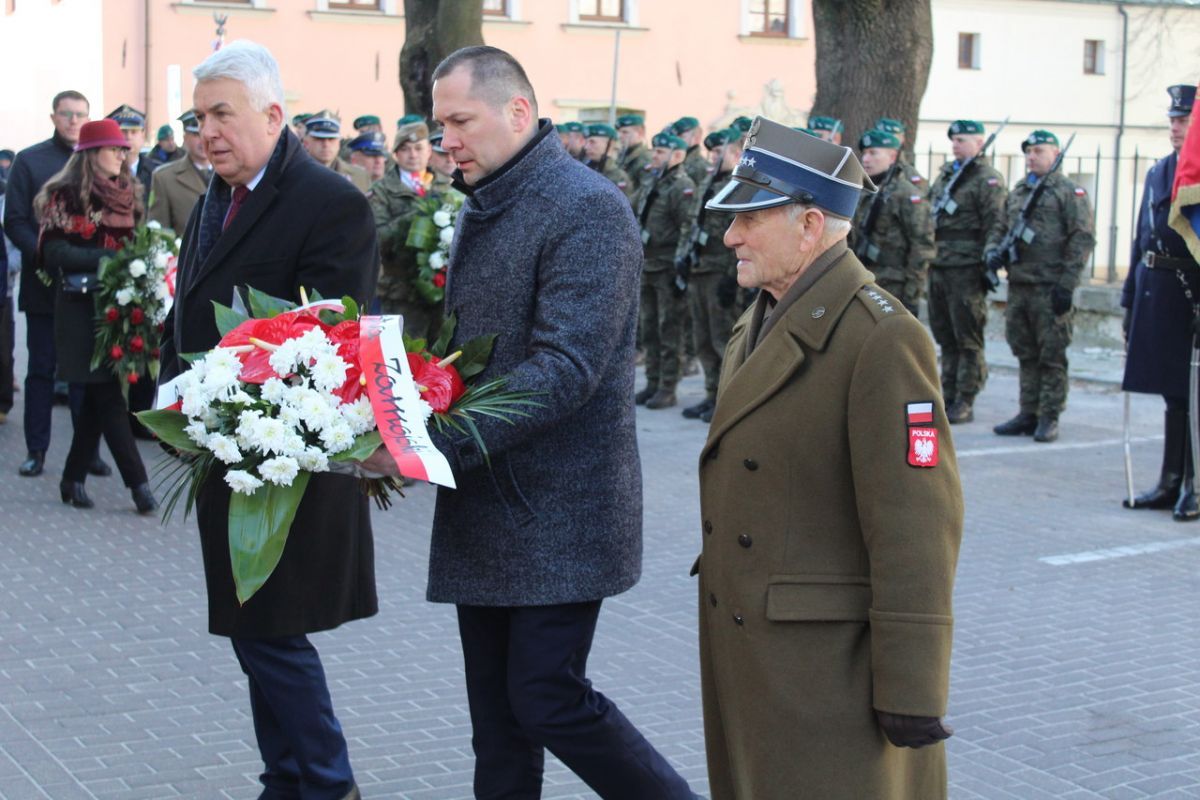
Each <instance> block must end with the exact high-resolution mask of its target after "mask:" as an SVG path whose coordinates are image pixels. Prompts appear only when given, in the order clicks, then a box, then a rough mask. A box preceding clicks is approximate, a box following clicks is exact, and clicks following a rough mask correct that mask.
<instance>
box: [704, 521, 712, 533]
mask: <svg viewBox="0 0 1200 800" xmlns="http://www.w3.org/2000/svg"><path fill="white" fill-rule="evenodd" d="M704 532H705V533H712V520H711V519H706V520H704Z"/></svg>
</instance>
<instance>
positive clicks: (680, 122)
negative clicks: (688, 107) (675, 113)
mask: <svg viewBox="0 0 1200 800" xmlns="http://www.w3.org/2000/svg"><path fill="white" fill-rule="evenodd" d="M699 127H700V120H698V119H696V118H695V117H680V118H679V119H677V120H675V123H674V124H673V125H672V126H671V129H672V130H673V131H674V132H675V135H676V136H678V135H679V134H681V133H687V132H688V131H690V130H692V129H693V128H699Z"/></svg>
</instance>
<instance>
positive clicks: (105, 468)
mask: <svg viewBox="0 0 1200 800" xmlns="http://www.w3.org/2000/svg"><path fill="white" fill-rule="evenodd" d="M88 475H95V476H96V477H97V478H107V477H108V476H109V475H112V467H110V466H109V465H108V462H106V461H105V460H104V459H103V458H101V457H100V454H99V453H97V454H96V456H95V457H94V458H93V459H92V463H90V464H88Z"/></svg>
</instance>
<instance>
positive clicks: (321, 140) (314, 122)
mask: <svg viewBox="0 0 1200 800" xmlns="http://www.w3.org/2000/svg"><path fill="white" fill-rule="evenodd" d="M304 130H305V136H304V142H303V144H304V149H305V150H307V151H308V154H309V155H310V156H312V157H313V159H314V160H315V161H316V162H317V163H318V164H322V165H324V166H326V167H329V168H330V169H331V170H333V171H334V172H336V173H337V174H339V175H341V176H342V177H343V178H345V179H346V180H348V181H350V182H351V183H353V184H354V186H355V187H356V188H357V189H358V190H359V191H361V192H363V193H364V194H365V193H366V192H367V190H368V189H370V188H371V176H370V175H368V174H367V171H366V170H365V169H363V168H362V167H356V166H354V165H353V164H349V163H347V162H345V161H342V160H341V159H340V158H338V149H339V147H340V145H341V142H340V141H339V138H338V137H339V136H340V135H341V132H342V121H341V120H340V119H338V118H337V117H336V116H335V115H334V114H333V112H331V111H318V112H317V113H316V114H313V115H312V116H310V117H309V118H308V119H306V120H304Z"/></svg>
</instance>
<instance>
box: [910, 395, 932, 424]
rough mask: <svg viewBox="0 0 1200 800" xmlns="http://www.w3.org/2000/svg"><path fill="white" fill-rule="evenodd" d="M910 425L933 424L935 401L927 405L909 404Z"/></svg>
mask: <svg viewBox="0 0 1200 800" xmlns="http://www.w3.org/2000/svg"><path fill="white" fill-rule="evenodd" d="M907 419H908V424H909V425H932V424H933V401H932V400H931V401H929V402H927V403H909V404H908V408H907Z"/></svg>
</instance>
